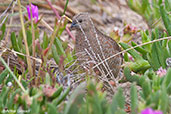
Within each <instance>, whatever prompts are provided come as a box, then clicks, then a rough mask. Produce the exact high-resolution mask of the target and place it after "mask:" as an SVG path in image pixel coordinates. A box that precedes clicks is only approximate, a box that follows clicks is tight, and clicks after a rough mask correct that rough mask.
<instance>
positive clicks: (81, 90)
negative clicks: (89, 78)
mask: <svg viewBox="0 0 171 114" xmlns="http://www.w3.org/2000/svg"><path fill="white" fill-rule="evenodd" d="M85 87H86V83H81V84H80V85H79V86H78V87H77V88H76V89H75V90H74V92H73V93H72V95H71V97H70V99H69V101H68V103H67V105H66V108H65V111H64V114H77V113H78V111H79V107H80V105H81V104H82V102H83V96H84V95H85Z"/></svg>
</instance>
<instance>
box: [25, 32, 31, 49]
mask: <svg viewBox="0 0 171 114" xmlns="http://www.w3.org/2000/svg"><path fill="white" fill-rule="evenodd" d="M26 33H27V44H28V47H30V46H31V45H32V33H31V31H29V30H27V32H26Z"/></svg>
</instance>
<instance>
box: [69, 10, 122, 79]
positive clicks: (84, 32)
mask: <svg viewBox="0 0 171 114" xmlns="http://www.w3.org/2000/svg"><path fill="white" fill-rule="evenodd" d="M71 29H75V30H76V44H75V51H76V56H77V58H78V61H79V63H80V65H82V66H86V65H87V64H89V65H90V66H91V65H92V64H93V65H97V64H98V63H100V62H101V61H103V60H105V59H106V58H108V57H110V56H112V55H114V54H116V53H118V52H120V51H121V49H120V47H119V46H118V44H117V43H116V42H115V41H114V40H113V39H112V38H110V37H108V36H106V35H104V34H103V33H102V32H100V31H99V30H98V29H97V28H96V27H94V24H93V22H92V20H91V18H90V17H89V15H88V13H80V14H78V15H76V16H74V17H73V22H72V25H71ZM121 63H122V57H121V55H117V56H115V57H113V58H111V59H109V60H107V61H106V62H103V63H102V64H100V65H99V66H97V67H95V68H94V70H95V72H97V73H98V74H99V75H101V76H102V74H103V76H105V77H107V78H106V79H107V80H108V82H109V81H111V80H113V79H115V78H116V77H117V76H118V73H119V71H120V67H121Z"/></svg>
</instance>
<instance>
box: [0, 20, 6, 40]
mask: <svg viewBox="0 0 171 114" xmlns="http://www.w3.org/2000/svg"><path fill="white" fill-rule="evenodd" d="M5 30H6V24H5V23H4V24H2V26H1V27H0V31H1V34H0V41H1V40H2V39H3V38H4V35H5Z"/></svg>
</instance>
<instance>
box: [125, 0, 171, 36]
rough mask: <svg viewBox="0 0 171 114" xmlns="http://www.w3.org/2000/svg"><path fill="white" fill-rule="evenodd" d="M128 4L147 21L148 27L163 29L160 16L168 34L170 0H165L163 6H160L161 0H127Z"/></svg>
mask: <svg viewBox="0 0 171 114" xmlns="http://www.w3.org/2000/svg"><path fill="white" fill-rule="evenodd" d="M127 3H128V6H129V7H130V8H131V9H132V10H134V11H135V12H137V13H139V14H140V15H141V16H142V17H143V18H144V19H145V20H146V22H147V23H148V25H149V27H150V28H155V27H158V28H159V29H162V30H163V29H164V26H163V24H162V22H161V21H160V17H162V20H163V22H164V24H165V27H166V29H167V31H168V33H169V35H170V30H169V29H170V19H171V18H170V16H169V13H168V12H170V0H165V2H164V3H165V4H164V6H162V0H152V1H149V0H128V1H127Z"/></svg>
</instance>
